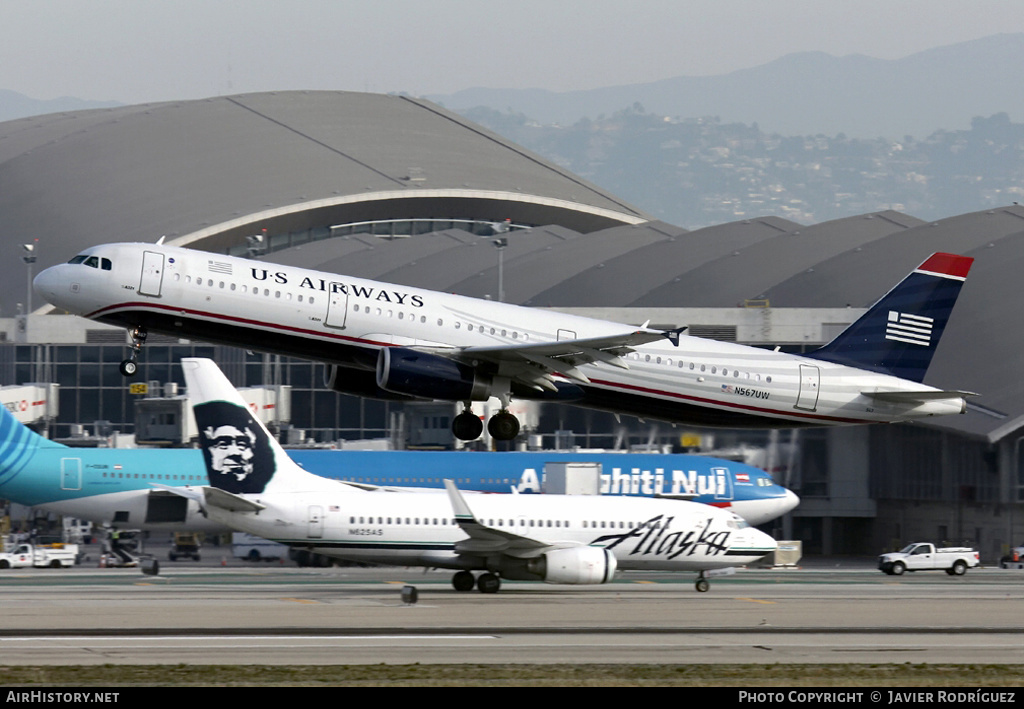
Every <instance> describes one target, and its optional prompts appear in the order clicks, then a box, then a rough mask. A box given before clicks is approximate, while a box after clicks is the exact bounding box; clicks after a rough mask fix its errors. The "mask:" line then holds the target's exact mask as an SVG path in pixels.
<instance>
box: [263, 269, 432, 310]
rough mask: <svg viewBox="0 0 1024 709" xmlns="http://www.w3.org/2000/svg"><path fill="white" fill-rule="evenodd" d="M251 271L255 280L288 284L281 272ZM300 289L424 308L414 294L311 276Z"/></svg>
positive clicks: (420, 297) (300, 284)
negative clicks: (269, 280) (268, 280)
mask: <svg viewBox="0 0 1024 709" xmlns="http://www.w3.org/2000/svg"><path fill="white" fill-rule="evenodd" d="M249 270H250V271H251V272H252V277H253V280H257V281H266V280H267V279H271V280H272V281H273V282H274V283H277V284H279V285H282V286H283V285H287V284H288V275H287V274H286V273H283V272H281V271H275V272H274V273H271V272H270V271H268V270H267V269H265V268H250V269H249ZM299 288H311V289H312V290H318V291H322V292H324V293H328V292H330V293H344V294H345V295H354V296H357V297H359V298H366V299H368V300H379V301H382V302H385V303H393V304H395V305H411V306H412V307H414V308H422V307H423V298H422V296H419V295H416V294H413V293H402V292H401V291H396V290H391V291H389V290H384V289H383V288H372V287H366V286H359V285H355V284H348V283H339V282H338V281H328V280H326V279H323V278H310V277H309V276H305V277H304V278H303V279H302V281H300V282H299Z"/></svg>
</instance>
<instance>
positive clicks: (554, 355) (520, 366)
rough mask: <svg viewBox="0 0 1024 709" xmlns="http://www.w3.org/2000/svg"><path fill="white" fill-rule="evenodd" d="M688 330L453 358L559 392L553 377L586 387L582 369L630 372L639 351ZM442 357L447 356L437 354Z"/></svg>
mask: <svg viewBox="0 0 1024 709" xmlns="http://www.w3.org/2000/svg"><path fill="white" fill-rule="evenodd" d="M685 329H686V328H685V327H682V328H678V329H676V330H666V331H664V332H662V331H653V330H646V329H641V330H634V331H633V332H626V333H622V334H619V335H606V336H602V337H589V338H581V339H573V340H556V341H554V342H539V343H537V344H532V345H503V346H500V347H465V348H461V349H458V350H455V351H454V352H451V351H449V356H453V355H454V356H457V357H458V358H460V359H472V360H485V361H488V362H492V363H494V364H496V365H498V367H499V372H500V373H501V374H502V375H504V376H508V377H510V378H513V379H516V380H518V381H520V382H521V383H523V384H526V385H527V386H530V387H533V388H535V389H548V390H551V391H554V390H555V385H554V383H553V382H552V381H551V375H552V374H561V375H562V376H564V377H565V378H567V379H571V380H573V381H576V382H580V383H582V384H589V383H590V379H589V378H588V377H587V375H585V374H583V372H581V371H580V370H579V369H578V367H579V366H580V365H584V364H591V363H594V362H603V363H605V364H608V365H611V366H613V367H618V368H620V369H629V365H627V364H626V363H625V362H624V361H623V359H622V358H623V357H624V356H625V355H627V354H629V353H630V352H633V351H635V348H636V347H639V346H641V345H646V344H648V343H650V342H657V341H658V340H662V339H668V340H669V341H671V342H672V343H673V344H676V345H678V344H679V335H680V333H682V331H683V330H685ZM437 353H438V354H442V353H443V352H437Z"/></svg>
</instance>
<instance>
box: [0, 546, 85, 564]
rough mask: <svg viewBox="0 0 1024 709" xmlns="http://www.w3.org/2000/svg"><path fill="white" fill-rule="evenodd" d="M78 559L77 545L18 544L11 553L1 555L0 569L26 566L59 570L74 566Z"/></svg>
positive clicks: (6, 552)
mask: <svg viewBox="0 0 1024 709" xmlns="http://www.w3.org/2000/svg"><path fill="white" fill-rule="evenodd" d="M77 558H78V545H77V544H61V545H57V546H34V545H32V544H17V545H15V546H14V548H13V549H12V550H11V551H5V552H3V553H0V569H11V568H24V567H26V566H38V567H50V568H52V569H59V568H61V567H69V566H74V565H75V560H76V559H77Z"/></svg>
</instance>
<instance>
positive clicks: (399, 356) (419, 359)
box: [377, 347, 491, 401]
mask: <svg viewBox="0 0 1024 709" xmlns="http://www.w3.org/2000/svg"><path fill="white" fill-rule="evenodd" d="M377 386H379V387H380V388H381V389H384V390H386V391H390V392H394V393H396V394H404V395H406V396H415V397H419V398H422V399H441V400H447V401H486V400H487V398H488V397H489V396H490V395H491V377H490V376H489V375H487V374H484V373H481V372H478V371H477V370H476V369H475V368H474V367H471V366H470V365H468V364H464V363H462V362H456V361H455V360H453V359H448V358H447V357H440V356H438V355H435V354H430V353H427V352H418V351H417V350H412V349H409V348H408V347H385V348H383V349H382V350H381V351H380V355H379V356H378V357H377Z"/></svg>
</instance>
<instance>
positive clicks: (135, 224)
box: [0, 91, 647, 314]
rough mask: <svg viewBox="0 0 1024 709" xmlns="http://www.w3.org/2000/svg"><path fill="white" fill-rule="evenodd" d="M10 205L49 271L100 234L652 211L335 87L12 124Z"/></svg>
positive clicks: (411, 110) (180, 238) (2, 187)
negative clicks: (414, 219)
mask: <svg viewBox="0 0 1024 709" xmlns="http://www.w3.org/2000/svg"><path fill="white" fill-rule="evenodd" d="M0 213H2V214H3V215H4V225H3V233H4V234H5V235H6V240H7V241H8V242H10V243H14V244H18V243H28V242H31V241H33V240H34V239H38V240H39V249H38V253H39V267H42V266H46V265H50V264H52V263H56V262H59V261H61V260H66V259H67V258H70V257H71V256H73V255H74V254H75V253H76V252H77V251H78V250H80V249H81V248H84V247H86V246H89V245H92V244H96V243H102V242H110V241H156V240H157V239H158V238H160V237H161V236H164V235H166V236H167V237H168V242H169V243H177V244H179V245H184V244H192V245H194V246H196V247H198V248H207V249H211V250H224V249H226V248H228V247H229V246H230V245H232V244H236V243H238V241H239V240H240V239H241V238H242V237H244V236H247V235H252V234H256V233H259V232H260V231H261V230H263V229H266V230H267V232H268V233H271V234H273V233H281V232H288V231H296V230H301V229H311V228H324V227H327V226H330V225H337V224H345V223H349V222H359V221H370V220H379V219H403V218H412V217H439V218H445V217H447V218H464V219H479V220H495V221H501V220H504V219H509V220H511V221H512V222H513V223H517V224H527V225H541V224H563V225H566V226H568V227H570V228H572V229H573V230H575V231H579V232H583V233H586V232H589V231H593V230H595V229H600V228H605V227H608V226H611V225H615V224H623V223H627V224H628V223H638V222H642V221H646V219H647V217H646V216H645V215H644V214H643V213H642V212H640V211H639V210H637V209H636V208H634V207H631V206H630V205H628V204H626V203H625V202H623V201H621V200H619V199H617V198H616V197H615V196H614V195H612V194H610V193H608V192H606V191H604V190H601V189H599V188H597V187H595V186H594V185H591V184H589V183H587V182H586V181H584V180H582V179H581V178H579V177H577V176H575V175H573V174H572V173H569V172H567V171H565V170H563V169H561V168H559V167H557V166H556V165H553V164H552V163H550V162H548V161H546V160H544V159H542V158H540V157H538V156H536V155H533V154H532V153H530V152H528V151H526V150H524V149H523V148H520V147H519V146H517V145H515V144H513V143H510V142H509V141H507V140H505V139H503V138H501V137H499V136H497V135H496V134H494V133H491V132H489V131H487V130H486V129H484V128H482V127H480V126H478V125H476V124H473V123H470V122H468V121H466V120H464V119H462V118H460V117H459V116H457V115H456V114H454V113H451V112H449V111H446V110H444V109H443V108H441V107H439V106H436V105H434V104H432V103H430V102H427V101H421V100H417V99H412V98H409V97H405V96H384V95H377V94H363V93H348V92H323V91H319V92H283V93H272V94H271V93H264V94H250V95H244V96H228V97H219V98H211V99H205V100H200V101H182V102H178V103H161V104H151V105H142V106H128V107H122V108H111V109H97V110H89V111H80V112H74V113H64V114H53V115H47V116H37V117H32V118H26V119H21V120H15V121H8V122H5V123H0ZM11 256H13V254H11ZM7 263H8V264H9V265H10V262H9V261H8V262H7ZM0 268H2V266H0ZM5 275H11V276H12V277H10V278H4V279H3V283H5V284H8V285H7V286H0V299H2V300H0V307H2V309H3V311H4V313H5V314H13V312H14V307H13V302H12V300H15V299H16V300H21V298H22V296H23V294H24V287H23V286H24V282H23V281H22V279H23V278H24V274H23V273H22V272H21V271H17V272H16V273H14V274H5ZM12 281H13V282H12ZM15 285H16V287H14V288H11V287H10V286H15Z"/></svg>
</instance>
